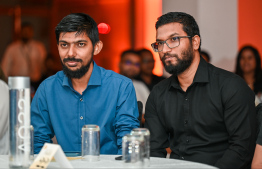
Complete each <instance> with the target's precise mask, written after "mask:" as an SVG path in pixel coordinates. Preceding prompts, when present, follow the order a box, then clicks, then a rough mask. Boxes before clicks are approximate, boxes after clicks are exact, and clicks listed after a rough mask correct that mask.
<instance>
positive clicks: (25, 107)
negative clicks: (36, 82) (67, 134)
mask: <svg viewBox="0 0 262 169" xmlns="http://www.w3.org/2000/svg"><path fill="white" fill-rule="evenodd" d="M8 86H9V96H10V152H9V167H10V168H29V165H30V78H29V77H19V76H17V77H8Z"/></svg>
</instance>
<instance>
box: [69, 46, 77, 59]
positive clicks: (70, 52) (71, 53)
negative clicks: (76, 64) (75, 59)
mask: <svg viewBox="0 0 262 169" xmlns="http://www.w3.org/2000/svg"><path fill="white" fill-rule="evenodd" d="M75 55H76V50H75V47H74V45H71V46H70V47H69V49H68V56H69V57H70V56H71V57H72V56H75Z"/></svg>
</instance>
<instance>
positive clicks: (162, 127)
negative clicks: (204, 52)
mask: <svg viewBox="0 0 262 169" xmlns="http://www.w3.org/2000/svg"><path fill="white" fill-rule="evenodd" d="M254 100H255V95H254V92H253V91H252V90H251V89H250V88H249V87H248V86H247V84H246V83H245V82H244V80H243V79H242V78H240V77H239V76H237V75H235V74H233V73H231V72H228V71H225V70H222V69H219V68H216V67H215V66H213V65H211V64H209V63H207V62H206V61H204V59H203V58H202V57H201V59H200V63H199V66H198V69H197V72H196V74H195V77H194V80H193V83H192V84H191V85H190V86H189V87H188V89H187V91H186V92H184V91H183V90H182V89H181V87H180V85H179V82H178V79H177V77H176V76H171V77H170V78H168V79H166V80H163V81H162V82H160V83H159V84H157V85H156V86H155V87H154V89H153V90H152V92H151V94H150V96H149V98H148V100H147V103H146V112H145V119H146V122H145V127H147V128H148V129H149V130H150V132H151V156H156V157H165V156H166V150H165V148H167V147H170V148H171V150H172V153H171V155H170V157H171V158H176V159H184V160H189V161H195V162H200V163H205V164H210V165H215V166H217V167H219V168H241V167H247V166H248V165H250V162H251V160H252V157H253V153H254V149H255V140H256V135H257V134H256V130H257V129H256V128H257V122H256V113H255V101H254Z"/></svg>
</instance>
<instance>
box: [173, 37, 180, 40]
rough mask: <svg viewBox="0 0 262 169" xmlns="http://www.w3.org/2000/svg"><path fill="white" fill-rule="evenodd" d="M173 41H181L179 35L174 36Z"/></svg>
mask: <svg viewBox="0 0 262 169" xmlns="http://www.w3.org/2000/svg"><path fill="white" fill-rule="evenodd" d="M171 41H179V37H173V38H171Z"/></svg>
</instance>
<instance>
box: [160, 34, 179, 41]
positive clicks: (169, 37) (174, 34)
mask: <svg viewBox="0 0 262 169" xmlns="http://www.w3.org/2000/svg"><path fill="white" fill-rule="evenodd" d="M175 35H179V33H172V34H171V35H169V36H168V38H171V37H173V36H175ZM156 41H163V40H161V39H156Z"/></svg>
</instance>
